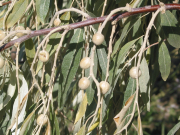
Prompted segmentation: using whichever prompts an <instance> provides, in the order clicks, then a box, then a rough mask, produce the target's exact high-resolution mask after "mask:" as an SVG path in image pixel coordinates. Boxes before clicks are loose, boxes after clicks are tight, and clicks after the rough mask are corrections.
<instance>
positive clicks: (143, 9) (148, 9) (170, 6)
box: [0, 4, 180, 52]
mask: <svg viewBox="0 0 180 135" xmlns="http://www.w3.org/2000/svg"><path fill="white" fill-rule="evenodd" d="M165 7H166V10H173V9H175V10H178V9H180V4H165ZM158 8H160V6H159V5H154V6H145V7H141V8H133V9H132V11H131V12H125V13H122V14H116V15H114V16H112V17H111V18H110V19H109V21H112V20H115V19H116V20H120V19H122V18H125V17H129V16H132V15H136V14H140V13H146V12H154V11H156V10H157V9H158ZM105 18H106V16H103V17H96V18H90V19H88V20H86V21H82V22H77V23H72V24H69V25H68V27H69V29H76V28H81V27H84V26H89V25H93V24H97V23H102V22H103V21H104V20H105ZM53 29H55V27H54V28H49V29H42V30H37V31H32V32H31V33H30V34H29V35H25V36H23V37H21V38H18V39H16V40H13V41H10V42H9V43H7V44H5V45H3V46H1V47H0V52H1V51H3V50H5V49H7V48H9V47H11V46H13V45H14V43H16V42H19V43H22V42H24V41H26V40H27V39H29V38H32V37H35V36H39V35H45V34H48V33H49V32H50V31H51V30H53ZM62 30H64V29H60V30H58V31H56V32H60V31H62Z"/></svg>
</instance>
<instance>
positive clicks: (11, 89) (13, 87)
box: [0, 71, 16, 110]
mask: <svg viewBox="0 0 180 135" xmlns="http://www.w3.org/2000/svg"><path fill="white" fill-rule="evenodd" d="M15 78H16V71H13V72H11V76H10V81H9V86H8V90H7V96H6V98H5V100H4V101H3V102H2V103H1V104H0V110H2V109H3V108H4V107H5V106H6V105H7V104H8V103H9V101H10V100H11V99H12V97H13V96H14V93H15V90H16V79H15Z"/></svg>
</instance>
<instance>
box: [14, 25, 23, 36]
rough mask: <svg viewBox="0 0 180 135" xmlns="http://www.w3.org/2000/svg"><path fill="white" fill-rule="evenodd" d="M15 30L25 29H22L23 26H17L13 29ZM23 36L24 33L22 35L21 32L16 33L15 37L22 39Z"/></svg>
mask: <svg viewBox="0 0 180 135" xmlns="http://www.w3.org/2000/svg"><path fill="white" fill-rule="evenodd" d="M15 30H25V29H24V27H23V26H17V27H16V28H15ZM23 35H24V33H22V32H18V33H16V36H17V37H22V36H23Z"/></svg>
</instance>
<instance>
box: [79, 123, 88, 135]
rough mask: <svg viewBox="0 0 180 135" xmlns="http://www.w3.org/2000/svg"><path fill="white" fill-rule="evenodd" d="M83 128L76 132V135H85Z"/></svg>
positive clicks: (84, 126)
mask: <svg viewBox="0 0 180 135" xmlns="http://www.w3.org/2000/svg"><path fill="white" fill-rule="evenodd" d="M85 128H86V125H83V126H82V127H81V128H80V130H79V131H78V133H77V135H85Z"/></svg>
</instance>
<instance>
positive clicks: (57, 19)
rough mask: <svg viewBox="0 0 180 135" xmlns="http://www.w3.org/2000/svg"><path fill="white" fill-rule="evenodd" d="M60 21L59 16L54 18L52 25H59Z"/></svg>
mask: <svg viewBox="0 0 180 135" xmlns="http://www.w3.org/2000/svg"><path fill="white" fill-rule="evenodd" d="M60 23H61V20H60V19H59V18H56V19H55V20H54V26H59V25H60Z"/></svg>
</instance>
